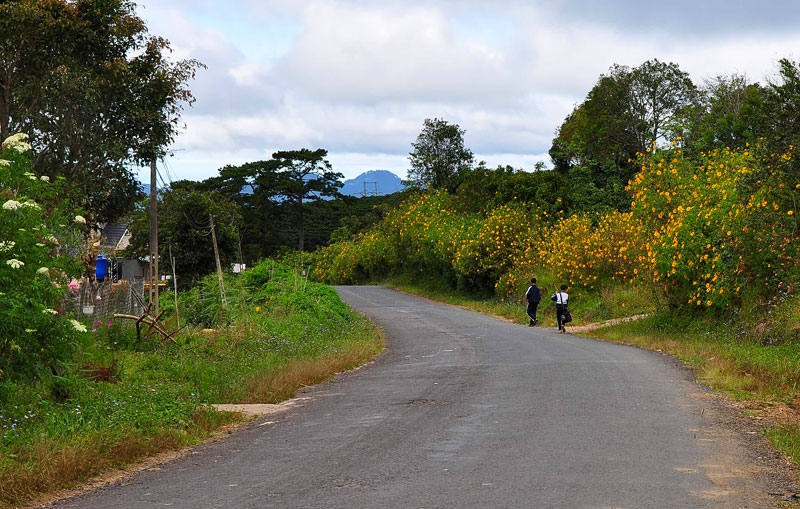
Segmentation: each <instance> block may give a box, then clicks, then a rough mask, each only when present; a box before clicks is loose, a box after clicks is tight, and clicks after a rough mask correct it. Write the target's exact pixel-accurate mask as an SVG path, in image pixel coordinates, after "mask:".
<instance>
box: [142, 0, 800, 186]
mask: <svg viewBox="0 0 800 509" xmlns="http://www.w3.org/2000/svg"><path fill="white" fill-rule="evenodd" d="M612 4H613V8H614V9H619V10H621V9H623V8H628V9H636V8H639V9H641V8H642V7H636V5H634V3H633V2H626V1H623V0H614V1H613V2H612ZM637 5H638V4H637ZM578 8H580V9H582V13H577V12H575V16H573V17H571V18H570V17H569V16H566V14H565V13H569V12H570V11H569V9H573V10H574V9H578ZM596 10H597V8H596V7H593V6H592V5H591V2H588V3H587V2H586V1H585V0H563V1H561V0H560V1H555V0H553V1H541V2H537V3H535V4H531V3H529V2H523V1H521V0H500V1H499V3H494V4H492V5H491V6H488V4H486V3H484V2H478V1H475V0H470V1H455V0H446V1H432V0H407V1H402V2H401V1H399V0H387V1H385V2H372V1H366V0H311V1H297V0H295V1H289V0H266V1H261V0H258V1H257V0H241V1H239V2H234V5H231V4H220V3H217V2H211V1H210V0H202V1H200V2H189V1H188V0H177V1H170V2H153V4H152V5H151V6H147V8H146V9H140V11H139V12H140V15H142V16H144V17H145V18H146V20H147V21H148V25H149V27H150V29H151V32H153V33H155V34H157V35H161V36H164V37H166V38H168V39H170V40H171V41H172V43H173V47H174V48H175V50H176V51H175V53H174V57H176V58H197V59H198V60H200V61H201V62H203V63H205V64H206V65H207V66H208V69H207V70H205V71H200V72H199V73H198V76H197V78H196V80H195V81H194V82H193V83H190V85H189V86H190V88H191V89H192V91H193V93H194V95H195V97H196V98H197V102H196V103H195V105H194V106H193V107H192V108H188V109H187V110H186V111H185V114H184V118H183V120H184V122H185V123H186V125H187V129H186V131H185V132H183V133H182V134H180V135H179V136H178V138H177V140H176V142H175V144H174V146H173V149H175V157H174V158H172V159H171V160H170V161H171V164H172V165H173V166H174V167H175V168H176V169H178V168H180V171H181V172H183V173H185V175H183V177H182V178H198V179H199V178H206V177H208V176H211V175H213V174H214V172H215V171H216V169H218V168H220V167H222V166H224V165H226V164H240V163H243V162H246V160H247V158H257V159H263V158H265V157H269V155H270V154H271V152H272V151H274V150H278V149H296V148H301V147H307V148H318V147H321V148H326V149H328V150H329V151H330V153H331V161H332V162H333V163H334V168H335V169H336V170H337V171H340V172H343V173H345V174H346V175H348V176H350V177H352V176H355V175H353V173H354V172H360V171H361V170H364V171H366V170H371V169H388V170H390V171H395V172H396V173H398V174H399V175H401V176H404V175H405V170H406V168H407V155H408V152H409V151H410V150H411V143H412V142H413V141H414V140H415V139H416V136H417V135H418V134H419V132H420V130H421V128H422V122H423V120H424V119H426V118H434V117H438V118H444V119H446V120H448V121H449V122H451V123H456V124H459V125H460V126H461V127H462V128H463V129H465V130H466V133H467V134H466V143H467V146H468V147H469V148H471V149H472V150H473V151H474V152H475V153H476V154H488V155H486V156H476V157H478V158H481V157H482V158H483V159H485V160H486V161H487V163H490V166H497V165H500V164H511V165H513V166H519V167H525V168H528V169H529V168H532V166H533V164H535V162H537V161H539V160H542V159H544V160H547V158H546V155H545V154H546V153H547V151H548V149H549V148H550V143H551V141H552V138H553V133H554V131H555V129H556V128H557V127H558V126H559V125H560V124H561V122H562V121H563V119H564V117H565V116H566V115H567V114H569V113H570V111H571V110H572V108H573V106H574V105H575V104H576V103H578V102H580V101H582V100H583V98H584V97H585V95H586V93H587V92H588V91H589V90H590V89H591V87H592V86H593V85H594V84H595V82H596V81H597V79H598V77H599V75H600V74H601V73H605V72H606V71H607V70H608V68H609V67H610V66H611V65H612V64H614V63H619V64H624V65H628V66H631V67H635V66H637V65H639V64H641V63H642V62H643V61H645V60H648V59H652V58H658V59H660V60H662V61H673V62H676V63H678V64H679V65H680V67H681V68H682V69H683V70H685V71H688V72H690V73H691V75H692V78H693V79H694V81H695V82H696V83H698V84H699V83H701V82H702V79H703V78H705V77H707V76H714V75H717V74H722V73H730V72H740V73H746V74H747V75H748V76H749V77H750V78H751V79H754V80H763V78H764V76H765V75H766V74H771V73H772V72H773V71H774V68H775V67H774V64H775V61H776V60H777V59H778V58H781V57H784V56H790V55H791V50H792V48H797V47H800V31H799V30H798V29H797V28H787V27H789V26H790V25H787V24H784V25H783V27H782V30H781V31H775V32H774V33H769V34H765V33H764V30H763V27H762V28H759V29H758V31H747V30H746V24H744V23H739V25H736V23H734V21H736V22H737V23H738V22H739V21H741V19H744V18H746V16H745V15H743V14H739V15H735V14H732V13H731V12H725V13H723V14H721V16H723V18H724V19H726V20H728V21H729V22H730V23H729V25H730V26H734V25H736V26H740V28H739V29H737V30H736V31H731V30H729V29H720V31H719V32H718V33H716V32H715V28H714V25H713V24H712V25H709V26H710V27H711V28H707V29H705V30H697V31H687V30H682V29H678V28H676V27H673V26H672V25H670V24H664V25H660V26H659V25H657V24H654V23H650V21H649V20H644V21H643V23H642V26H637V27H631V26H629V25H626V24H625V23H622V22H621V21H617V20H616V18H615V17H614V16H613V15H611V14H608V13H604V14H603V15H602V16H601V17H600V18H599V19H602V20H603V21H602V22H599V21H598V18H597V17H596V16H594V17H593V16H590V15H587V14H586V13H591V12H593V11H594V12H596ZM583 11H585V12H583ZM620 12H621V11H620ZM626 12H627V11H626ZM612 14H613V13H612ZM740 18H741V19H740ZM567 19H568V20H569V22H567ZM648 23H649V25H648ZM644 25H647V26H648V27H649V28H648V29H644V28H643V27H644Z"/></svg>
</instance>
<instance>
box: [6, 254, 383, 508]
mask: <svg viewBox="0 0 800 509" xmlns="http://www.w3.org/2000/svg"><path fill="white" fill-rule="evenodd" d="M225 282H226V285H227V286H226V288H227V296H228V307H223V306H222V304H221V302H220V300H221V299H220V293H219V285H218V282H217V276H216V275H213V276H209V277H207V278H205V279H203V280H202V281H201V282H200V283H199V284H198V285H197V286H196V287H195V288H194V289H192V290H191V291H187V292H184V293H182V294H181V295H180V298H179V304H180V309H181V310H182V316H183V317H184V320H188V321H189V326H188V327H187V328H185V329H184V330H183V331H181V332H180V333H179V334H178V335H177V336H176V338H175V339H176V341H175V342H174V343H173V342H170V341H162V340H160V339H159V338H158V337H157V336H146V337H145V336H143V337H142V338H141V339H138V340H137V337H136V332H135V330H134V328H133V327H132V322H128V323H122V321H121V320H109V321H103V320H97V321H96V322H95V323H93V324H86V328H87V329H88V331H87V332H77V331H76V334H77V344H76V345H75V349H74V351H73V353H72V355H71V356H70V357H66V358H64V359H63V360H62V364H61V369H60V372H59V374H58V375H57V376H50V377H42V378H40V379H38V380H36V381H30V380H29V379H23V378H14V377H7V378H5V379H3V381H2V382H0V505H5V506H8V507H12V506H17V505H20V504H22V503H23V502H25V501H28V500H30V499H31V498H32V497H34V496H35V495H37V494H38V493H42V492H49V491H53V490H56V489H59V488H64V487H70V486H74V485H75V484H76V483H79V482H81V481H85V480H87V479H89V478H90V477H92V476H93V475H96V474H99V473H102V472H105V471H107V470H108V469H111V468H119V467H123V466H125V465H127V464H130V463H131V462H134V461H136V460H138V459H141V458H142V457H144V456H148V455H150V454H154V453H158V452H163V451H165V450H170V449H179V448H182V447H185V446H186V445H190V444H194V443H197V442H198V441H200V440H202V439H204V438H206V437H208V436H209V435H210V433H211V432H213V431H214V430H217V429H218V428H220V426H223V425H227V424H230V423H233V422H235V421H238V420H239V419H240V416H239V415H237V414H231V413H226V412H217V411H215V410H213V409H212V408H211V407H210V406H209V405H210V404H215V403H277V402H280V401H283V400H285V399H287V398H290V397H292V396H293V395H294V394H295V392H296V391H297V390H298V388H301V387H302V386H304V385H310V384H314V383H318V382H320V381H322V380H324V379H326V378H329V377H330V376H331V375H333V374H334V373H337V372H340V371H342V370H347V369H350V368H353V367H356V366H359V365H361V364H363V363H364V362H367V361H369V360H371V359H372V358H374V357H375V356H376V355H377V354H378V353H379V352H380V351H381V350H382V348H383V340H382V336H381V334H380V332H379V331H378V330H377V329H375V328H374V327H373V326H371V325H370V324H369V322H368V321H367V320H366V319H364V318H362V317H360V316H358V315H355V314H353V313H352V312H351V311H350V310H349V308H348V307H347V306H346V305H345V304H343V303H342V302H341V301H340V300H339V298H338V295H337V294H336V292H335V291H334V290H333V289H331V288H330V287H328V286H325V285H321V284H319V283H314V282H310V281H308V280H307V279H306V278H304V277H302V275H301V274H299V272H298V271H295V270H292V269H291V268H289V267H286V266H283V265H280V264H277V263H274V262H270V261H266V262H263V263H261V264H258V265H257V266H255V267H254V268H252V269H250V270H248V271H246V272H245V273H243V274H241V275H238V276H233V275H228V276H227V277H226V281H225ZM175 319H176V316H175V314H174V313H173V314H172V317H171V318H170V319H169V321H168V323H170V325H171V326H172V325H174V321H175Z"/></svg>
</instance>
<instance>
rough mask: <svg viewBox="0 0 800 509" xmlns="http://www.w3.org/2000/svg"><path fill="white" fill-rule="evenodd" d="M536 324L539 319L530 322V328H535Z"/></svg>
mask: <svg viewBox="0 0 800 509" xmlns="http://www.w3.org/2000/svg"><path fill="white" fill-rule="evenodd" d="M537 323H539V319H538V318H536V319H535V320H534V321H533V322H532V324H533V325H531V327H535V326H536V324H537Z"/></svg>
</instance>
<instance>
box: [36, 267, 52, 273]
mask: <svg viewBox="0 0 800 509" xmlns="http://www.w3.org/2000/svg"><path fill="white" fill-rule="evenodd" d="M36 273H37V274H44V275H48V274H50V269H48V268H47V267H39V268H38V269H36Z"/></svg>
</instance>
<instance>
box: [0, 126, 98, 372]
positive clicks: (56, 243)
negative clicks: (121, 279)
mask: <svg viewBox="0 0 800 509" xmlns="http://www.w3.org/2000/svg"><path fill="white" fill-rule="evenodd" d="M24 140H25V137H24V136H21V135H15V136H12V137H10V138H8V139H6V140H5V141H4V142H3V144H2V151H0V202H2V208H0V298H1V299H2V301H3V306H2V309H0V324H2V335H0V379H2V378H15V377H30V376H35V375H37V374H39V375H41V374H42V373H49V372H50V370H52V369H54V368H56V367H57V366H58V365H59V364H60V363H61V362H62V361H64V360H65V359H67V358H68V356H69V355H70V353H71V352H72V351H73V349H74V347H75V344H76V340H77V335H76V334H77V330H76V327H77V328H78V329H83V327H84V326H83V325H81V324H79V323H77V322H75V321H71V320H70V319H69V317H67V316H65V315H64V313H63V312H62V309H61V308H62V303H63V299H64V296H65V293H66V291H67V284H68V282H69V281H70V278H71V276H72V275H73V274H77V273H79V269H80V266H79V263H78V261H77V252H78V251H77V249H78V248H77V245H78V243H77V239H78V238H79V236H78V233H79V232H78V230H79V228H81V227H85V223H86V221H85V219H84V218H83V217H82V216H79V215H75V212H74V211H73V210H72V209H71V207H70V203H69V200H67V199H64V197H63V194H62V192H61V190H62V189H63V184H64V181H63V179H57V180H55V181H53V182H50V179H49V178H48V177H47V176H44V175H42V176H37V175H36V174H35V173H34V172H33V169H32V167H31V161H30V158H29V157H28V155H27V152H28V150H29V149H30V146H29V145H28V144H27V143H25V141H24Z"/></svg>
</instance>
